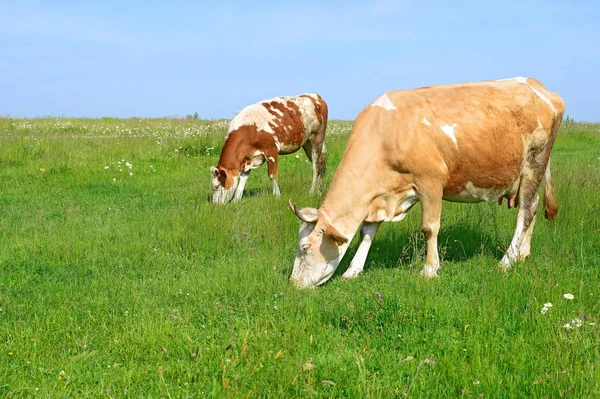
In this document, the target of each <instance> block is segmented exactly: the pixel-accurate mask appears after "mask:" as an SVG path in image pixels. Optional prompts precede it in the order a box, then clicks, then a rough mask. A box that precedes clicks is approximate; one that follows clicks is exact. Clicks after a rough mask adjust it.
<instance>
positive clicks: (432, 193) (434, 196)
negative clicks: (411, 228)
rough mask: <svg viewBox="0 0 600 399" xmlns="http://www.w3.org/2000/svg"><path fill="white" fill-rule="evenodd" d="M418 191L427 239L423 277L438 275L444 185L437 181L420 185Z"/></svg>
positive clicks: (423, 227) (424, 232)
mask: <svg viewBox="0 0 600 399" xmlns="http://www.w3.org/2000/svg"><path fill="white" fill-rule="evenodd" d="M417 191H418V195H419V200H420V201H421V208H422V212H423V215H422V229H423V234H424V235H425V238H426V239H427V263H425V267H423V270H421V276H423V277H436V276H437V271H438V269H439V268H440V257H439V254H438V248H437V237H438V233H439V231H440V216H441V214H442V191H443V189H442V186H441V185H438V184H437V182H436V183H431V184H426V185H419V184H417Z"/></svg>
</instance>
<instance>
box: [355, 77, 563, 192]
mask: <svg viewBox="0 0 600 399" xmlns="http://www.w3.org/2000/svg"><path fill="white" fill-rule="evenodd" d="M563 112H564V103H563V102H562V99H560V97H559V96H558V95H556V94H554V93H551V92H549V91H548V90H547V89H546V88H545V87H544V86H543V85H542V84H541V83H540V82H539V81H537V80H535V79H526V78H515V79H510V80H502V81H486V82H479V83H467V84H457V85H445V86H432V87H424V88H419V89H414V90H405V91H393V92H388V93H386V94H384V95H383V96H381V97H380V98H378V99H377V100H376V101H374V102H373V103H372V104H371V105H370V106H368V107H367V108H366V109H365V110H363V112H362V113H361V114H360V115H359V117H358V118H357V121H356V124H357V126H358V128H355V130H354V132H353V136H354V135H357V136H358V137H356V138H354V137H351V140H350V141H351V143H349V147H351V144H352V141H354V142H355V144H354V146H355V147H364V146H369V145H370V146H372V147H374V148H372V150H371V151H378V152H379V153H381V154H382V156H383V158H384V163H385V164H387V165H391V167H393V168H395V169H397V170H398V171H400V172H403V173H404V172H408V173H410V174H412V175H414V176H417V177H418V176H443V177H442V178H443V179H445V183H444V196H445V197H452V196H454V195H458V194H460V193H461V192H464V191H465V189H467V188H468V187H478V188H486V189H498V190H504V189H506V188H508V187H510V186H511V185H513V184H515V183H516V181H517V180H518V178H519V174H520V171H521V166H522V163H523V160H524V155H525V152H526V150H527V149H528V148H530V147H532V146H539V147H540V148H543V147H545V146H546V145H548V143H550V145H551V143H552V142H553V140H554V136H555V134H556V129H555V125H557V123H558V124H559V123H560V120H561V119H562V113H563ZM363 136H364V137H363ZM375 147H377V148H375Z"/></svg>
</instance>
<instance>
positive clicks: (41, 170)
mask: <svg viewBox="0 0 600 399" xmlns="http://www.w3.org/2000/svg"><path fill="white" fill-rule="evenodd" d="M47 171H48V169H46V168H40V172H42V173H46V172H47Z"/></svg>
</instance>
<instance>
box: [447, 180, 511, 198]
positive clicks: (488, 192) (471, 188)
mask: <svg viewBox="0 0 600 399" xmlns="http://www.w3.org/2000/svg"><path fill="white" fill-rule="evenodd" d="M518 189H519V180H516V181H514V182H513V183H511V184H509V185H507V186H505V187H492V188H486V187H477V186H475V185H474V184H473V183H471V182H468V183H467V184H466V185H465V188H464V190H462V191H460V192H458V193H448V194H446V193H444V196H443V198H444V200H446V201H451V202H484V201H496V200H499V199H500V198H503V197H505V198H513V197H514V196H515V195H516V194H517V191H518Z"/></svg>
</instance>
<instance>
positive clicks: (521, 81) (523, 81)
mask: <svg viewBox="0 0 600 399" xmlns="http://www.w3.org/2000/svg"><path fill="white" fill-rule="evenodd" d="M527 79H529V78H524V77H523V76H517V77H516V78H510V79H498V80H497V81H498V82H499V81H503V80H516V81H517V82H519V83H525V84H526V85H527V86H529V88H530V89H531V90H533V92H534V93H535V95H536V96H538V97H539V98H540V99H541V100H542V101H544V102H545V103H546V104H548V106H549V107H550V109H551V110H552V112H553V113H554V115H556V107H555V106H554V104H552V101H550V99H549V98H548V97H546V96H545V95H544V93H542V92H541V91H539V90H538V89H536V88H535V87H533V86H532V85H530V84H529V83H528V82H527Z"/></svg>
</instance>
